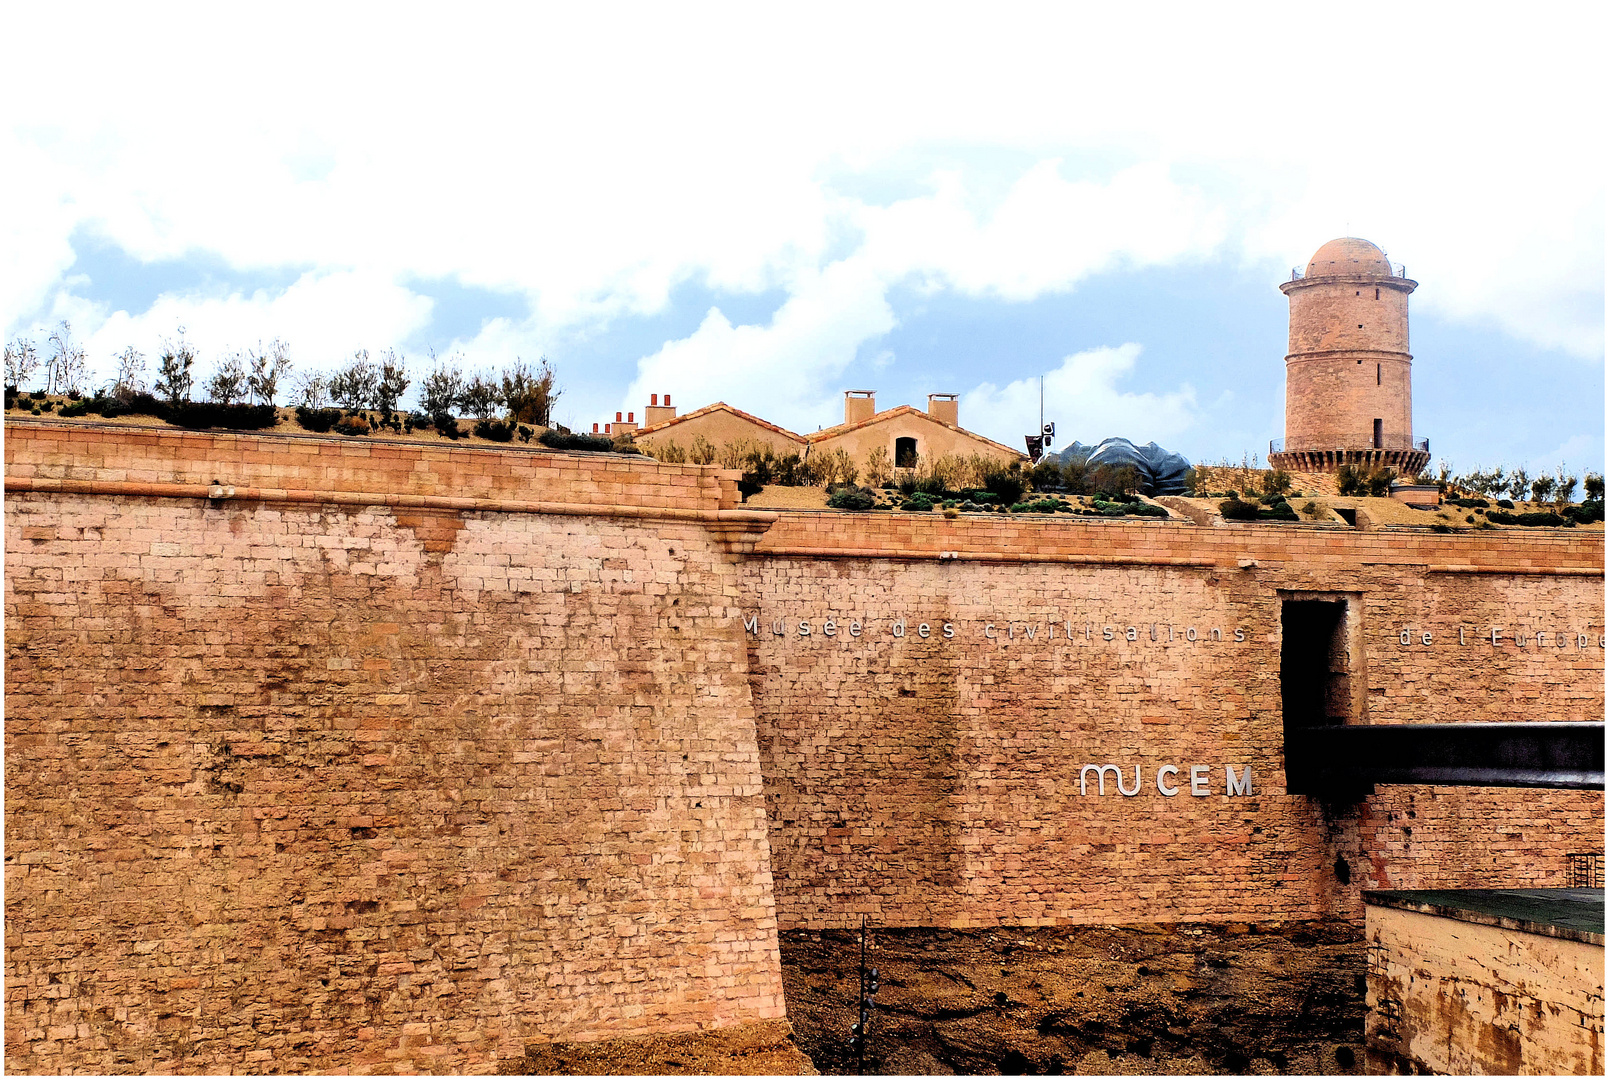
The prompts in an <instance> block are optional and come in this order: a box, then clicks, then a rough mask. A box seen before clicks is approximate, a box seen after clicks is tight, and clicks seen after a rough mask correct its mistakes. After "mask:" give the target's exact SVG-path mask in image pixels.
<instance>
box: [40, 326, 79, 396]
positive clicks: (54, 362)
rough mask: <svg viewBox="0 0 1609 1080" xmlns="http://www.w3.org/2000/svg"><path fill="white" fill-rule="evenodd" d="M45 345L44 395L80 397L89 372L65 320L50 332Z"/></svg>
mask: <svg viewBox="0 0 1609 1080" xmlns="http://www.w3.org/2000/svg"><path fill="white" fill-rule="evenodd" d="M46 344H47V345H48V346H49V347H50V357H49V358H48V359H47V360H46V361H45V393H47V394H66V395H68V396H70V397H78V396H80V395H81V394H82V393H83V386H84V379H85V378H86V377H87V375H88V374H89V371H88V368H87V367H86V366H85V363H84V350H83V348H82V347H81V346H80V345H79V344H78V343H77V342H75V341H73V328H72V327H71V326H70V325H69V324H68V322H67V320H66V319H63V320H62V321H61V323H60V324H59V325H58V326H57V327H56V329H54V330H52V331H51V332H50V337H49V339H48V340H47V342H46Z"/></svg>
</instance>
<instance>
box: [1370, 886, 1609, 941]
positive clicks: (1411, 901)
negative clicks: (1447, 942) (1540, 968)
mask: <svg viewBox="0 0 1609 1080" xmlns="http://www.w3.org/2000/svg"><path fill="white" fill-rule="evenodd" d="M1363 901H1364V903H1366V904H1371V905H1374V906H1375V907H1387V908H1397V909H1399V910H1401V911H1417V912H1419V913H1420V914H1423V915H1439V916H1441V917H1442V918H1445V919H1456V920H1458V921H1459V922H1467V923H1477V924H1479V925H1482V926H1497V927H1501V928H1502V929H1504V930H1518V931H1522V932H1524V933H1527V934H1540V935H1542V936H1544V937H1553V938H1562V939H1564V940H1567V941H1580V942H1584V943H1586V944H1588V945H1602V944H1603V922H1604V909H1603V903H1604V893H1603V890H1602V889H1410V890H1372V889H1371V890H1365V891H1364V893H1363Z"/></svg>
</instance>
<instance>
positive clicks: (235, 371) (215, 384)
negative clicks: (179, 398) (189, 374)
mask: <svg viewBox="0 0 1609 1080" xmlns="http://www.w3.org/2000/svg"><path fill="white" fill-rule="evenodd" d="M245 396H246V358H245V356H243V355H242V354H241V353H239V352H232V353H230V354H229V355H228V356H225V357H224V358H223V359H222V360H221V361H219V363H218V370H217V371H215V372H213V373H212V378H210V379H208V380H207V400H209V401H216V402H217V403H218V404H220V405H233V404H234V403H235V402H237V401H241V400H243V399H244V398H245Z"/></svg>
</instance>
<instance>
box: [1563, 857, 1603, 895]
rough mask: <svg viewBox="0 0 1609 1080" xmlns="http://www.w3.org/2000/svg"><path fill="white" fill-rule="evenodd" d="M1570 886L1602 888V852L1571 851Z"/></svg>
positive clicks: (1574, 887)
mask: <svg viewBox="0 0 1609 1080" xmlns="http://www.w3.org/2000/svg"><path fill="white" fill-rule="evenodd" d="M1570 888H1572V889H1601V888H1603V852H1601V851H1600V852H1598V853H1597V854H1593V853H1591V852H1572V853H1571V855H1570Z"/></svg>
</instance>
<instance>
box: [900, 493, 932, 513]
mask: <svg viewBox="0 0 1609 1080" xmlns="http://www.w3.org/2000/svg"><path fill="white" fill-rule="evenodd" d="M900 509H901V510H912V511H916V512H919V513H926V512H927V511H929V510H932V509H933V496H931V495H929V494H928V493H927V492H925V491H917V492H914V493H912V495H911V497H910V498H908V499H906V500H905V501H904V502H903V503H902V504H900Z"/></svg>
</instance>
